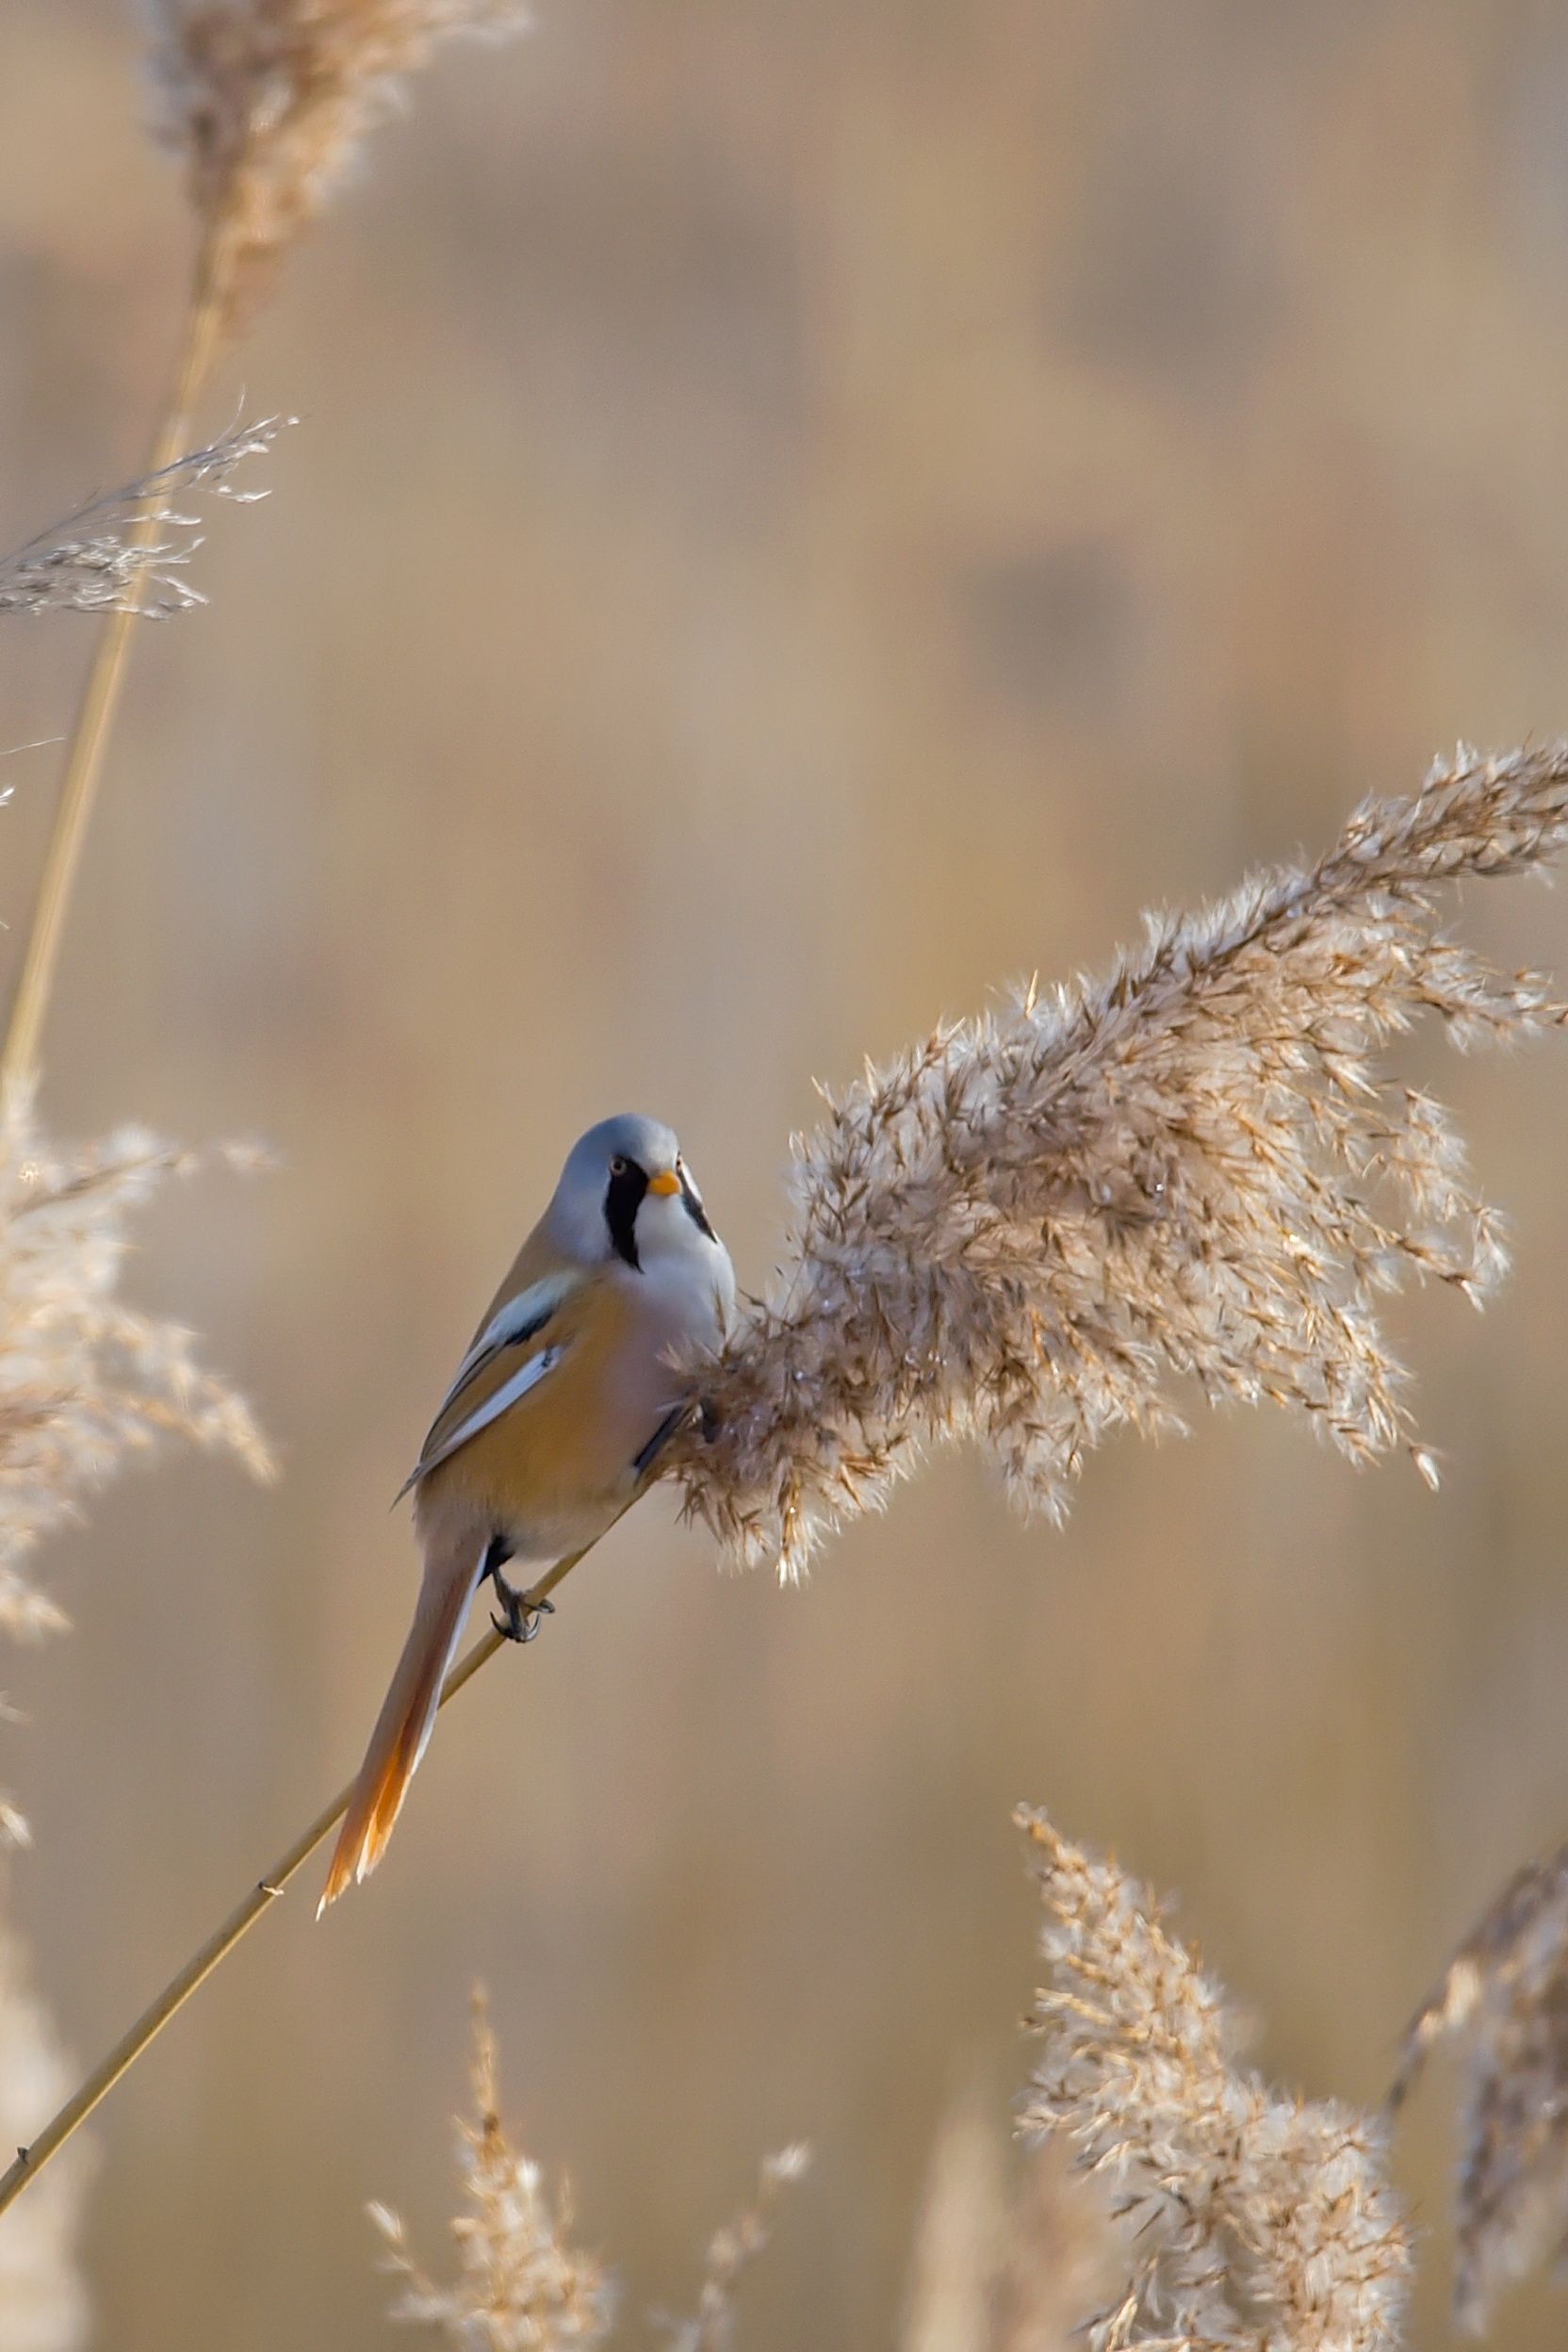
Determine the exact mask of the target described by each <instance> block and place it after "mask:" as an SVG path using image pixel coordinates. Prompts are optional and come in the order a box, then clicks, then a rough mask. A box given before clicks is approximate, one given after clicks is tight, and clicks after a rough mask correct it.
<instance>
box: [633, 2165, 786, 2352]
mask: <svg viewBox="0 0 1568 2352" xmlns="http://www.w3.org/2000/svg"><path fill="white" fill-rule="evenodd" d="M810 2161H811V2153H810V2150H809V2148H803V2147H799V2146H796V2147H793V2148H780V2149H779V2150H778V2152H777V2154H776V2155H774V2156H765V2157H764V2158H763V2159H762V2164H761V2167H760V2171H759V2173H758V2177H757V2190H756V2194H755V2196H754V2197H752V2200H751V2203H750V2204H749V2205H745V2206H743V2207H742V2209H741V2211H740V2212H739V2213H737V2214H736V2215H735V2217H734V2219H733V2220H732V2221H730V2222H727V2224H726V2225H725V2227H724V2228H723V2229H719V2230H716V2231H715V2232H714V2234H713V2236H712V2237H711V2239H710V2240H709V2242H708V2255H707V2259H706V2261H705V2262H704V2264H703V2274H702V2285H701V2287H700V2289H699V2290H698V2294H697V2305H696V2310H695V2311H694V2312H693V2314H692V2316H691V2317H690V2318H689V2319H675V2320H671V2319H665V2320H662V2321H661V2322H660V2325H661V2327H662V2331H663V2335H664V2341H665V2344H666V2345H667V2346H668V2348H669V2352H729V2347H730V2346H731V2344H733V2343H734V2341H735V2319H736V2301H735V2298H736V2290H737V2288H738V2287H739V2285H740V2281H741V2277H742V2274H743V2272H744V2271H746V2270H748V2269H749V2268H750V2266H751V2264H752V2263H753V2262H755V2261H756V2260H757V2257H758V2256H759V2255H760V2253H761V2252H762V2251H763V2249H764V2248H765V2246H767V2243H768V2237H769V2234H770V2231H771V2229H772V2226H773V2209H774V2207H775V2205H776V2203H777V2201H778V2197H779V2195H780V2193H781V2192H782V2191H783V2190H784V2189H786V2188H787V2187H789V2186H790V2184H791V2183H792V2182H793V2181H795V2180H799V2179H800V2177H801V2175H802V2174H803V2173H804V2172H805V2170H806V2168H807V2166H808V2165H809V2163H810Z"/></svg>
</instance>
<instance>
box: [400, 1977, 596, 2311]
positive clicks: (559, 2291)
mask: <svg viewBox="0 0 1568 2352" xmlns="http://www.w3.org/2000/svg"><path fill="white" fill-rule="evenodd" d="M469 2081H470V2095H471V2098H472V2102H473V2115H472V2116H471V2117H468V2118H465V2119H463V2120H462V2121H460V2123H459V2125H458V2134H459V2171H460V2176H461V2179H462V2184H463V2192H464V2206H463V2210H462V2212H461V2213H458V2214H457V2215H456V2217H455V2218H454V2220H453V2222H452V2225H451V2229H452V2237H453V2239H454V2241H455V2243H456V2246H457V2249H458V2275H457V2277H456V2278H455V2279H454V2280H453V2281H452V2282H451V2283H450V2284H449V2285H447V2286H438V2285H437V2284H436V2283H435V2282H434V2281H433V2279H432V2278H431V2277H430V2276H429V2274H428V2273H427V2272H426V2271H424V2270H423V2269H422V2268H421V2267H420V2265H419V2263H418V2262H417V2260H416V2259H415V2257H414V2255H413V2254H412V2252H411V2251H410V2249H409V2246H408V2241H407V2236H406V2233H405V2232H404V2229H403V2226H402V2223H401V2222H400V2220H399V2219H398V2216H397V2215H396V2213H392V2212H391V2211H390V2210H389V2209H388V2208H387V2207H386V2206H384V2205H380V2204H373V2205H371V2206H370V2207H369V2208H368V2212H369V2215H370V2219H371V2221H372V2223H373V2224H374V2226H375V2228H376V2229H377V2230H378V2232H379V2233H380V2236H381V2239H382V2242H383V2245H384V2248H385V2267H386V2268H387V2269H388V2270H389V2271H391V2272H392V2273H393V2275H394V2276H395V2277H396V2278H399V2279H400V2280H401V2282H402V2285H401V2292H400V2295H398V2298H397V2300H396V2302H395V2303H394V2304H393V2306H392V2314H391V2315H392V2317H393V2318H394V2319H397V2320H404V2321H407V2322H409V2323H411V2324H412V2325H415V2326H419V2327H434V2328H438V2329H439V2330H440V2332H441V2334H442V2335H443V2336H445V2337H446V2338H447V2339H448V2340H449V2342H450V2343H453V2344H463V2345H465V2346H467V2347H469V2348H470V2352H473V2348H474V2347H483V2352H580V2347H588V2346H592V2345H595V2344H602V2343H603V2342H604V2340H605V2338H606V2337H607V2336H608V2335H609V2333H610V2328H611V2322H612V2319H613V2295H612V2292H611V2287H610V2282H609V2279H608V2278H607V2276H606V2274H605V2271H604V2269H603V2266H602V2265H601V2264H600V2263H599V2262H598V2261H597V2260H596V2258H595V2257H594V2256H593V2255H590V2254H581V2253H579V2252H577V2251H575V2250H574V2249H573V2248H572V2247H571V2246H569V2245H568V2244H567V2232H568V2230H569V2229H570V2227H571V2220H572V2214H571V2205H570V2199H569V2197H567V2195H566V2193H565V2192H564V2190H563V2192H562V2193H561V2195H560V2196H559V2197H557V2198H556V2199H555V2200H554V2202H553V2203H552V2202H551V2199H550V2197H549V2196H548V2194H547V2191H546V2189H545V2186H544V2180H543V2175H542V2174H541V2172H540V2168H539V2166H538V2165H537V2164H533V2163H532V2162H531V2160H530V2159H529V2158H528V2157H526V2156H524V2155H522V2154H521V2153H520V2152H519V2151H517V2150H515V2148H513V2146H512V2144H511V2142H510V2140H509V2138H508V2136H507V2133H506V2129H505V2127H504V2125H503V2124H502V2122H501V2119H500V2113H499V2099H498V2085H497V2078H496V2045H495V2038H494V2036H493V2034H492V2033H491V2031H490V2025H489V2020H488V2017H487V2016H486V2014H485V2007H484V2002H483V1999H482V1996H476V1998H475V2003H474V2058H473V2066H472V2070H471V2074H470V2078H469Z"/></svg>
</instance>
